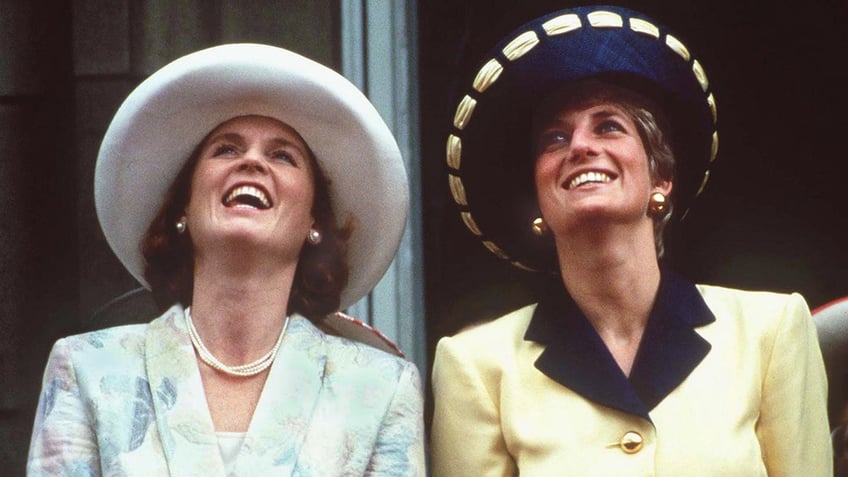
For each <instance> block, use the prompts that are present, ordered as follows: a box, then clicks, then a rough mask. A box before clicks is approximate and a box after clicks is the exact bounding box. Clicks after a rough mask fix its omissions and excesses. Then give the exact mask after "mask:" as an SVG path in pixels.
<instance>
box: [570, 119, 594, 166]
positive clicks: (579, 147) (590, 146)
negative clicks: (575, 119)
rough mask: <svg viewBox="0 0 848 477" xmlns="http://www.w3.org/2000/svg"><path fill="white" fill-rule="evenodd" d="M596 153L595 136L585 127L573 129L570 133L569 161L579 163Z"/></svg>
mask: <svg viewBox="0 0 848 477" xmlns="http://www.w3.org/2000/svg"><path fill="white" fill-rule="evenodd" d="M597 153H598V151H597V148H596V142H595V136H594V134H592V130H591V129H589V128H587V127H577V128H575V129H574V131H572V133H571V142H570V144H569V159H571V160H572V161H581V160H585V159H587V158H589V157H592V156H594V155H596V154H597Z"/></svg>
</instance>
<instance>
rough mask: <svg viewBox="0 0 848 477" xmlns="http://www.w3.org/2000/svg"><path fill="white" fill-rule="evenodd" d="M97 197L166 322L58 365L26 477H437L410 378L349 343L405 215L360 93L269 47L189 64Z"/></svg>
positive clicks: (382, 139) (170, 82)
mask: <svg viewBox="0 0 848 477" xmlns="http://www.w3.org/2000/svg"><path fill="white" fill-rule="evenodd" d="M94 186H95V203H96V206H97V213H98V219H99V220H100V224H101V227H102V228H103V232H104V235H105V237H106V239H107V240H108V242H109V244H110V245H111V246H112V249H113V250H114V251H115V254H116V255H117V256H118V258H119V259H120V260H121V262H122V263H123V264H124V266H125V267H126V268H127V270H128V271H129V272H130V273H132V274H133V275H134V276H135V277H136V278H137V279H138V280H139V281H140V282H141V283H142V284H144V285H145V286H147V287H148V288H150V289H151V291H152V292H153V296H154V298H155V299H156V301H157V302H158V303H159V304H160V305H161V306H162V308H163V313H162V315H161V316H160V317H158V318H156V319H154V320H153V321H151V322H150V323H148V324H138V325H128V326H119V327H113V328H108V329H105V330H100V331H95V332H91V333H86V334H82V335H77V336H71V337H67V338H63V339H61V340H59V341H58V342H57V343H56V344H55V345H54V347H53V350H52V351H51V353H50V358H49V360H48V363H47V368H46V371H45V374H44V384H43V388H42V393H41V398H40V401H39V407H38V412H37V415H36V419H35V425H34V429H33V434H32V441H31V445H30V453H29V462H28V467H27V473H28V474H29V475H33V476H35V475H50V476H56V475H63V476H70V475H86V476H94V475H121V476H130V475H143V476H150V475H156V476H161V475H173V476H189V475H203V476H224V475H242V476H261V475H262V476H264V475H286V476H288V475H298V476H316V477H318V476H320V477H324V476H330V475H351V476H353V475H373V476H378V475H380V476H412V475H415V476H424V475H425V468H424V445H423V420H422V413H423V412H422V408H423V405H422V403H423V397H422V393H421V387H420V379H419V375H418V371H417V369H416V368H415V365H414V364H412V363H410V362H408V361H406V360H404V359H403V358H402V357H400V356H398V355H397V353H389V352H385V351H384V350H381V349H377V348H375V347H372V346H369V345H367V344H363V343H362V342H358V341H354V340H351V339H347V338H346V337H344V336H338V335H339V334H342V335H344V334H345V333H339V330H343V329H345V326H348V321H349V320H343V319H342V318H340V315H337V314H335V312H337V311H338V310H341V309H344V308H346V307H348V306H349V305H351V304H353V303H354V302H356V301H357V300H358V299H359V298H361V297H362V296H364V295H365V294H366V293H368V291H369V290H370V289H371V288H372V287H373V286H374V285H375V284H376V283H377V281H378V280H379V279H380V277H381V276H382V275H383V273H384V272H385V270H386V269H387V267H388V265H389V263H390V262H391V260H392V257H393V256H394V254H395V251H396V250H397V246H398V244H399V242H400V238H401V235H402V233H403V229H404V225H405V220H406V212H407V198H408V188H407V182H406V173H405V170H404V166H403V161H402V158H401V156H400V151H399V150H398V147H397V144H396V142H395V140H394V138H393V137H392V135H391V132H390V131H389V128H388V126H386V124H385V123H384V122H383V120H382V119H381V118H380V115H379V114H378V113H377V111H376V110H375V109H374V107H373V106H372V105H371V103H369V102H368V100H367V99H366V98H365V96H364V95H363V94H362V93H361V92H360V91H359V90H358V89H357V88H356V87H355V86H354V85H352V84H351V83H349V82H348V81H347V80H345V79H344V78H343V77H342V76H341V75H339V74H337V73H335V72H334V71H332V70H330V69H328V68H326V67H324V66H322V65H319V64H318V63H315V62H313V61H311V60H309V59H307V58H304V57H302V56H300V55H297V54H295V53H292V52H290V51H288V50H284V49H281V48H277V47H273V46H268V45H256V44H234V45H222V46H217V47H214V48H209V49H206V50H202V51H199V52H195V53H192V54H190V55H187V56H184V57H182V58H179V59H177V60H175V61H174V62H172V63H170V64H168V65H166V66H165V67H163V68H162V69H161V70H159V71H157V72H156V73H154V74H153V75H151V76H150V77H149V78H148V79H146V80H145V81H144V82H143V83H142V84H140V85H139V86H138V87H137V88H136V89H135V90H134V91H133V92H132V93H131V94H130V95H129V97H127V99H126V100H125V101H124V103H123V104H122V105H121V107H120V108H119V109H118V111H117V113H116V114H115V117H114V118H113V120H112V123H111V124H110V126H109V129H108V130H107V132H106V135H105V137H104V139H103V143H102V145H101V149H100V153H99V156H98V160H97V168H96V171H95V178H94ZM373 204H381V206H380V207H379V208H377V207H374V206H373ZM348 328H349V326H348ZM389 350H390V351H391V349H389Z"/></svg>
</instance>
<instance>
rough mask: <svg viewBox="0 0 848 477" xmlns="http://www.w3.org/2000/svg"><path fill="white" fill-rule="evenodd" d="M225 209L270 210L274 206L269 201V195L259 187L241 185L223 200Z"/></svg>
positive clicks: (234, 188)
mask: <svg viewBox="0 0 848 477" xmlns="http://www.w3.org/2000/svg"><path fill="white" fill-rule="evenodd" d="M221 203H222V204H224V207H238V208H251V209H257V210H265V209H270V208H271V206H272V205H273V204H272V203H271V201H270V200H269V199H268V194H267V193H266V192H265V191H264V190H262V189H261V188H259V187H256V186H252V185H239V186H235V187H233V188H232V189H231V190H230V192H229V193H227V194H226V195H224V197H223V199H221Z"/></svg>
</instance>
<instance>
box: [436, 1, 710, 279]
mask: <svg viewBox="0 0 848 477" xmlns="http://www.w3.org/2000/svg"><path fill="white" fill-rule="evenodd" d="M587 79H600V80H602V81H605V82H610V83H614V84H616V85H617V86H620V87H624V88H627V89H631V90H633V91H635V92H637V93H639V94H641V95H643V96H645V97H647V98H650V100H651V101H652V102H653V103H655V104H657V105H658V106H659V107H660V108H662V111H661V113H662V115H663V116H664V117H665V118H667V119H668V122H669V123H670V124H671V125H672V126H673V127H672V129H673V131H672V134H671V136H672V137H671V143H672V148H673V149H674V152H675V156H676V159H677V161H676V162H677V164H676V168H677V171H676V173H675V184H674V192H673V194H674V200H675V216H676V217H677V218H678V219H679V218H680V217H682V216H684V215H685V213H686V211H687V210H688V209H689V207H690V206H691V203H692V200H693V199H694V197H695V196H697V195H698V194H699V193H700V190H701V189H702V187H703V185H704V184H705V179H706V177H708V170H709V168H710V166H711V164H712V161H713V159H714V158H715V154H716V151H717V144H718V143H717V138H718V136H717V134H716V132H715V123H716V114H715V101H714V99H713V96H712V93H711V92H710V90H709V84H708V82H707V79H706V74H705V73H704V71H703V68H702V67H701V66H700V64H699V63H698V62H697V61H696V60H695V58H693V57H692V56H691V54H690V53H689V51H688V49H687V48H686V47H685V46H684V45H683V44H682V43H681V42H680V41H679V40H678V39H677V38H676V37H674V36H673V35H670V34H669V33H668V32H667V31H666V29H665V27H663V26H662V25H660V24H658V23H656V22H653V21H650V20H648V19H647V17H645V16H644V15H642V14H639V13H638V12H633V11H630V10H627V9H624V8H619V7H597V6H595V7H580V8H575V9H570V10H562V11H558V12H554V13H552V14H549V15H546V16H543V17H540V18H537V19H535V20H533V21H531V22H529V23H527V24H525V25H523V26H521V27H519V28H518V29H517V30H515V31H514V32H512V33H511V34H509V35H507V36H506V37H505V38H504V39H503V40H502V42H501V43H500V44H498V45H497V46H496V47H495V48H493V49H492V50H491V51H490V52H489V53H488V54H487V55H486V56H485V57H484V61H483V62H481V67H480V68H479V70H477V72H476V75H475V76H474V78H473V80H472V81H471V82H470V84H469V87H468V88H467V89H466V90H465V91H464V93H465V94H464V95H463V96H462V99H461V100H460V101H459V105H458V106H457V109H456V114H455V116H454V118H453V130H452V133H451V134H450V136H449V138H448V144H447V163H448V167H449V171H448V174H449V181H450V188H451V193H452V195H453V198H454V201H455V202H456V203H457V205H459V207H460V214H461V217H462V220H463V221H464V223H465V225H466V226H467V228H468V229H469V230H470V231H471V232H472V233H473V234H474V235H476V236H477V237H479V238H480V240H481V241H482V242H483V244H484V245H485V246H486V248H488V249H489V250H490V251H491V252H493V253H494V254H495V255H497V256H498V257H500V258H502V259H505V260H508V261H510V262H511V263H512V264H513V265H516V266H518V267H520V268H527V269H532V270H550V271H556V270H558V269H559V268H558V265H557V261H556V256H555V253H554V249H553V243H552V240H551V239H550V237H543V238H541V239H540V238H539V237H538V236H536V235H534V234H533V233H532V229H531V227H530V224H531V221H532V220H533V219H534V218H535V217H538V213H539V211H538V206H537V204H536V194H535V185H534V182H533V165H534V164H533V156H532V152H531V140H530V134H531V130H530V128H531V123H532V120H531V118H532V116H533V114H534V112H535V111H536V109H537V108H538V107H539V106H540V105H541V104H544V102H545V101H546V99H547V98H549V97H550V95H551V94H553V93H555V92H557V91H558V90H560V89H561V88H563V87H564V86H567V85H569V84H574V83H575V82H578V81H581V80H587Z"/></svg>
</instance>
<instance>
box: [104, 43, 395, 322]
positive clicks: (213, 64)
mask: <svg viewBox="0 0 848 477" xmlns="http://www.w3.org/2000/svg"><path fill="white" fill-rule="evenodd" d="M244 115H261V116H268V117H271V118H275V119H277V120H280V121H282V122H284V123H286V124H288V125H290V126H291V127H292V128H294V129H295V130H296V131H297V132H298V133H299V134H300V135H301V137H303V139H304V140H305V141H306V143H307V144H308V145H309V147H310V148H311V149H312V151H313V152H314V153H315V156H316V158H317V160H318V163H319V164H320V166H321V168H322V170H323V171H324V173H325V174H326V176H327V178H328V179H329V180H330V183H331V185H330V196H331V203H332V207H333V211H334V213H335V215H336V217H337V219H338V220H339V221H341V222H343V221H345V220H346V219H347V218H348V217H351V218H353V220H354V223H355V229H354V232H353V235H352V237H351V238H350V241H349V243H348V263H349V266H350V278H349V281H348V285H347V287H346V288H345V289H344V290H343V291H342V294H341V303H340V308H341V309H344V308H346V307H348V306H350V305H352V304H353V303H355V302H356V301H357V300H359V299H360V298H362V297H363V296H365V295H366V294H367V293H368V292H369V291H370V290H371V288H373V286H374V285H376V283H377V282H378V281H379V280H380V278H381V277H382V276H383V274H384V273H385V271H386V269H387V268H388V266H389V264H390V263H391V261H392V258H393V257H394V255H395V252H396V251H397V247H398V245H399V243H400V240H401V237H402V234H403V230H404V227H405V224H406V214H407V210H408V204H409V188H408V183H407V176H406V171H405V168H404V165H403V160H402V157H401V154H400V151H399V149H398V146H397V143H396V141H395V139H394V137H393V136H392V133H391V131H390V130H389V128H388V126H387V125H386V124H385V122H384V121H383V119H382V118H381V117H380V115H379V113H378V112H377V111H376V110H375V109H374V107H373V105H372V104H371V103H370V102H369V101H368V99H367V98H366V97H365V96H364V95H363V94H362V92H361V91H359V89H357V88H356V87H355V86H354V85H353V84H351V83H350V82H349V81H348V80H347V79H345V78H344V77H343V76H341V75H339V74H338V73H336V72H335V71H333V70H331V69H329V68H327V67H325V66H322V65H320V64H318V63H316V62H314V61H312V60H309V59H307V58H304V57H303V56H300V55H298V54H296V53H293V52H290V51H288V50H285V49H282V48H277V47H273V46H268V45H259V44H230V45H222V46H217V47H213V48H209V49H206V50H201V51H198V52H195V53H192V54H189V55H187V56H184V57H182V58H179V59H177V60H175V61H173V62H172V63H169V64H168V65H166V66H164V67H163V68H162V69H160V70H159V71H157V72H155V73H154V74H153V75H151V76H150V77H149V78H147V79H146V80H145V81H144V82H142V83H141V84H140V85H139V86H138V87H137V88H136V89H135V90H134V91H133V92H132V93H130V95H129V96H128V97H127V99H126V100H125V101H124V103H123V104H122V105H121V107H120V108H119V109H118V111H117V113H116V114H115V116H114V118H113V120H112V123H111V124H110V126H109V128H108V130H107V131H106V134H105V136H104V139H103V142H102V145H101V147H100V152H99V155H98V158H97V166H96V169H95V177H94V195H95V205H96V209H97V216H98V219H99V221H100V225H101V227H102V229H103V232H104V234H105V236H106V239H107V241H108V243H109V245H110V246H111V247H112V250H113V251H114V252H115V254H116V255H117V257H118V259H119V260H120V261H121V262H122V263H123V265H124V266H125V267H126V269H127V270H128V271H129V272H130V273H131V274H132V275H133V276H134V277H135V278H136V279H137V280H138V281H139V282H140V283H142V284H143V285H144V286H146V287H148V288H149V285H148V283H147V282H146V280H145V279H144V267H145V262H144V257H143V256H142V253H141V241H142V239H143V237H144V235H145V233H146V231H147V229H148V227H149V225H150V223H151V221H152V220H153V218H154V216H155V214H156V213H157V212H158V211H159V209H160V208H161V206H162V204H163V202H164V198H165V194H166V191H167V190H168V188H169V187H170V185H171V183H172V182H173V180H174V179H175V177H176V175H177V173H178V172H179V170H180V168H181V167H182V166H183V165H184V163H185V161H186V160H187V159H188V157H189V155H190V154H191V152H192V151H193V150H194V148H195V147H196V146H197V145H198V144H199V143H200V141H201V140H203V138H204V137H205V136H206V135H207V134H208V133H209V132H210V131H211V130H212V129H214V128H215V127H216V126H218V125H219V124H221V123H222V122H224V121H226V120H228V119H231V118H233V117H237V116H244Z"/></svg>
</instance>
